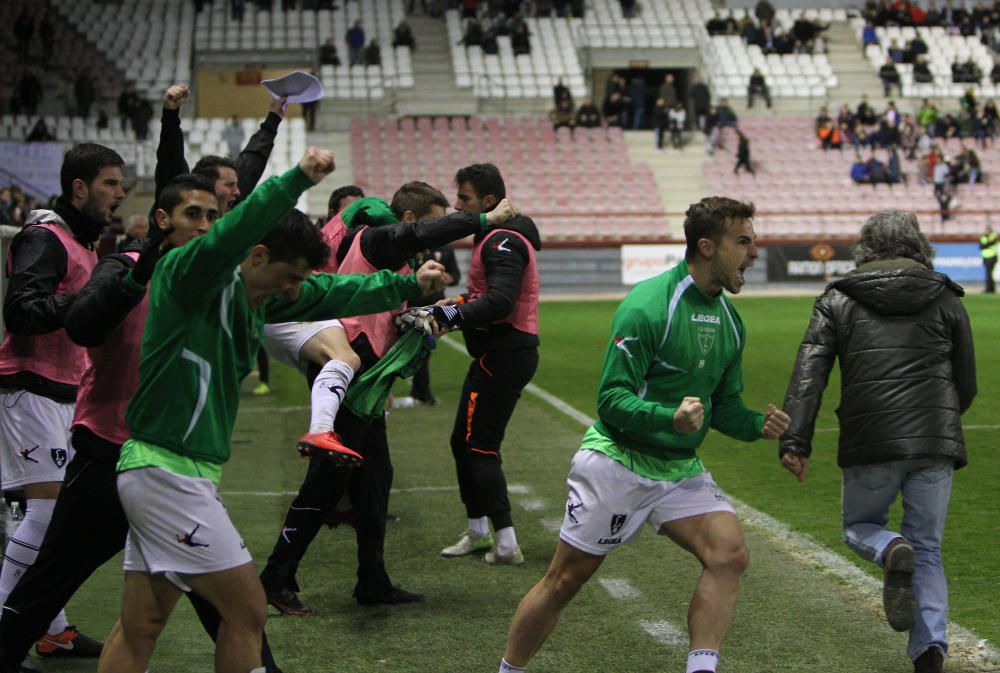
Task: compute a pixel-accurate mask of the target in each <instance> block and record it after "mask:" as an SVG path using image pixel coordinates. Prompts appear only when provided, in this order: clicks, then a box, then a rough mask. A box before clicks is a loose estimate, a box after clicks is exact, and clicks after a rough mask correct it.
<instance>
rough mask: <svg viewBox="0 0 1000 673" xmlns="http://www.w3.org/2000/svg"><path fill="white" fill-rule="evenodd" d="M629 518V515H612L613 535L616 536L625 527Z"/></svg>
mask: <svg viewBox="0 0 1000 673" xmlns="http://www.w3.org/2000/svg"><path fill="white" fill-rule="evenodd" d="M627 518H628V514H612V515H611V534H612V535H616V534H617V533H618V531H620V530H621V529H622V526H624V525H625V519H627Z"/></svg>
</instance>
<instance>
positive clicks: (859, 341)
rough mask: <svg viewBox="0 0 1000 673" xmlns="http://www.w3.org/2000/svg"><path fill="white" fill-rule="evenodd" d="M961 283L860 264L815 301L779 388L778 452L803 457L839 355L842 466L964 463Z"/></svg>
mask: <svg viewBox="0 0 1000 673" xmlns="http://www.w3.org/2000/svg"><path fill="white" fill-rule="evenodd" d="M963 294H964V290H963V289H962V288H961V287H960V286H958V285H956V284H955V283H954V282H953V281H952V280H951V279H950V278H948V277H947V276H945V275H944V274H940V273H936V272H934V271H930V270H928V269H927V268H926V267H923V266H921V265H919V264H917V263H916V262H912V261H910V260H901V259H895V260H886V261H883V262H874V263H871V264H868V265H865V266H862V267H860V268H859V269H857V270H856V271H855V272H854V273H852V274H851V275H849V276H847V277H845V278H843V279H841V280H838V281H836V282H834V283H831V284H830V285H829V287H828V288H827V290H826V292H824V293H823V295H821V296H820V297H819V299H817V300H816V304H815V305H814V307H813V315H812V320H811V322H810V323H809V329H808V330H807V331H806V335H805V337H804V338H803V340H802V345H801V346H800V347H799V353H798V357H797V358H796V361H795V369H794V371H793V372H792V379H791V382H790V383H789V385H788V392H787V393H786V394H785V405H784V410H785V412H786V413H787V414H788V415H789V416H790V417H791V426H790V427H789V429H788V431H787V432H786V433H785V434H784V436H783V437H782V439H781V444H780V449H779V451H780V454H781V455H783V454H785V453H788V452H791V453H795V454H798V455H801V456H809V454H810V452H811V450H812V436H813V427H814V424H815V421H816V413H817V412H818V411H819V407H820V402H821V401H822V398H823V389H824V388H825V387H826V383H827V377H828V375H829V373H830V369H831V368H832V367H833V361H834V359H835V358H836V359H838V360H839V361H840V374H841V385H840V407H839V408H838V409H837V417H838V418H839V421H840V450H839V452H838V455H837V463H838V465H840V467H842V468H845V467H851V466H854V465H871V464H876V463H885V462H890V461H894V460H904V459H910V458H950V459H952V460H954V461H955V466H956V467H962V466H964V465H965V464H966V454H965V440H964V437H963V435H962V422H961V415H962V413H964V412H965V410H966V409H968V408H969V405H971V404H972V400H973V398H974V397H975V396H976V365H975V354H974V352H973V345H972V329H971V327H970V326H969V317H968V315H967V314H966V312H965V307H964V306H963V305H962V302H961V300H960V299H959V297H961V296H962V295H963Z"/></svg>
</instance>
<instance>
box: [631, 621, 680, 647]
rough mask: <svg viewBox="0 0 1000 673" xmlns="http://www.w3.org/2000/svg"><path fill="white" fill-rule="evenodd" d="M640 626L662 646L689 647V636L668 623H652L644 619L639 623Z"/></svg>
mask: <svg viewBox="0 0 1000 673" xmlns="http://www.w3.org/2000/svg"><path fill="white" fill-rule="evenodd" d="M639 626H641V627H642V630H643V631H645V632H646V633H648V634H649V635H650V636H652V638H653V640H655V641H656V642H658V643H660V644H661V645H667V646H669V647H687V644H688V637H687V634H685V633H684V632H683V631H681V630H680V629H679V628H677V627H676V626H674V625H673V624H671V623H670V622H668V621H658V622H652V621H649V620H648V619H643V620H640V621H639Z"/></svg>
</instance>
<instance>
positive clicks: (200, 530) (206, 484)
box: [118, 467, 251, 591]
mask: <svg viewBox="0 0 1000 673" xmlns="http://www.w3.org/2000/svg"><path fill="white" fill-rule="evenodd" d="M118 496H119V497H120V498H121V501H122V508H123V509H124V510H125V516H126V517H128V524H129V531H128V539H127V540H126V542H125V563H124V568H125V570H127V571H134V572H141V573H150V574H156V573H166V574H167V578H168V579H169V580H170V581H171V582H173V583H174V584H176V585H177V586H178V587H179V588H180V589H182V590H185V591H186V590H187V589H188V588H187V586H186V585H184V584H183V582H181V581H179V580H178V578H177V577H176V575H203V574H205V573H212V572H219V571H222V570H229V569H230V568H236V567H237V566H241V565H244V564H246V563H250V561H251V558H250V552H248V551H247V548H246V544H244V542H243V538H242V537H240V534H239V533H238V532H237V530H236V527H235V526H233V522H232V521H230V520H229V514H228V512H226V507H225V506H224V505H223V504H222V498H220V497H219V491H218V489H217V488H216V486H215V484H214V483H212V482H211V481H210V480H208V479H202V478H199V477H185V476H182V475H179V474H177V473H175V472H171V471H170V470H165V469H163V468H160V467H144V468H141V469H138V470H129V471H128V472H122V473H120V474H119V475H118Z"/></svg>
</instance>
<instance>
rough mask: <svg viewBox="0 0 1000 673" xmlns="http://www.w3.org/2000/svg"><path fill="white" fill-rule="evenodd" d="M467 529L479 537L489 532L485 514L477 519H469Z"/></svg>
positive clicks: (488, 523)
mask: <svg viewBox="0 0 1000 673" xmlns="http://www.w3.org/2000/svg"><path fill="white" fill-rule="evenodd" d="M469 530H471V531H472V532H473V533H475V534H476V535H477V536H479V537H483V536H484V535H489V534H490V522H489V519H487V518H486V517H485V516H481V517H479V518H478V519H469Z"/></svg>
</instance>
